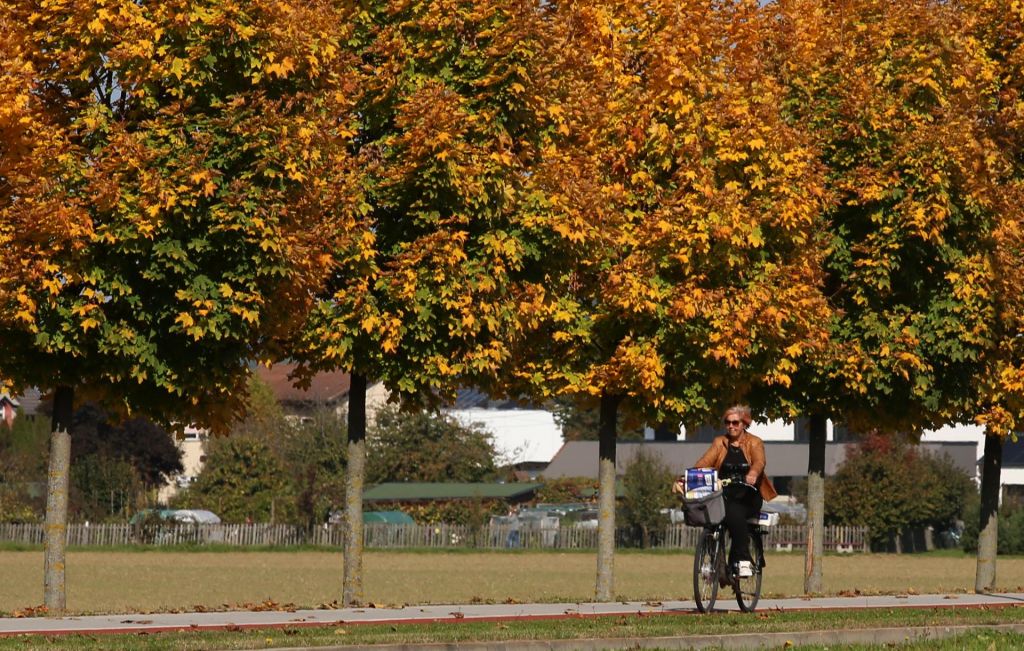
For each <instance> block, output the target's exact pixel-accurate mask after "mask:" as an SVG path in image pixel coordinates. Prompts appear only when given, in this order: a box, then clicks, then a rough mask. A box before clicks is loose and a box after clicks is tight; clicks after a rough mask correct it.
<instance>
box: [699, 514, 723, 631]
mask: <svg viewBox="0 0 1024 651" xmlns="http://www.w3.org/2000/svg"><path fill="white" fill-rule="evenodd" d="M718 543H719V537H718V536H717V535H716V532H715V531H714V530H711V529H705V530H704V533H703V534H701V536H700V538H698V539H697V550H696V552H695V553H694V556H693V600H694V601H696V602H697V610H699V611H700V612H702V613H706V612H709V611H710V610H711V609H712V608H714V607H715V598H716V597H717V596H718V564H719V560H720V559H719V558H718V557H719V544H718Z"/></svg>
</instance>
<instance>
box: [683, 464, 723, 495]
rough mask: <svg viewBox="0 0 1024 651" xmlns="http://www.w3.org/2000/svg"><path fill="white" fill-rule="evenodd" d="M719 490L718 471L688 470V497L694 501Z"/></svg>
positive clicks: (707, 469) (712, 469) (706, 469)
mask: <svg viewBox="0 0 1024 651" xmlns="http://www.w3.org/2000/svg"><path fill="white" fill-rule="evenodd" d="M717 488H718V471H717V470H715V469H714V468H687V469H686V497H687V499H693V498H698V497H704V496H706V495H710V494H711V493H713V492H714V491H715V489H717Z"/></svg>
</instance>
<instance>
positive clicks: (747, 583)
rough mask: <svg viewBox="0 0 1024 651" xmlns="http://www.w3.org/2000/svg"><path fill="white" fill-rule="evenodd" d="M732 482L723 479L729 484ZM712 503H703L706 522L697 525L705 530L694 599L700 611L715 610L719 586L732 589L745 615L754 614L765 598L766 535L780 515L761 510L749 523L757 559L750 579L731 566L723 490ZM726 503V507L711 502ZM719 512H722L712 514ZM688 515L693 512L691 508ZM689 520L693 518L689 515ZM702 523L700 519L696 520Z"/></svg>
mask: <svg viewBox="0 0 1024 651" xmlns="http://www.w3.org/2000/svg"><path fill="white" fill-rule="evenodd" d="M728 483H730V482H729V480H723V481H722V484H723V486H724V485H727V484H728ZM732 483H736V484H739V485H742V486H746V487H747V488H749V489H751V490H757V489H756V488H755V487H754V486H751V485H750V484H746V483H743V482H732ZM709 497H710V498H711V499H710V500H704V501H702V502H700V505H701V507H700V508H698V509H697V510H696V512H697V513H700V512H701V511H703V514H704V517H703V521H702V522H694V524H696V525H697V526H701V527H703V531H702V532H701V535H700V537H699V538H698V539H697V550H696V552H695V554H694V558H693V597H694V601H696V602H697V610H698V611H700V612H702V613H707V612H710V611H711V609H712V608H714V607H715V600H716V599H717V597H718V589H719V587H726V586H731V587H732V589H733V592H734V593H735V595H736V603H737V604H739V607H740V610H742V611H743V612H745V613H750V612H753V611H754V608H756V607H757V602H758V601H759V600H760V599H761V580H762V578H763V574H764V540H763V538H762V535H761V534H762V533H765V532H766V531H767V528H768V527H771V526H773V525H775V524H776V523H777V522H778V514H776V513H768V512H765V511H761V512H760V513H758V515H757V516H754V517H752V518H750V519H748V520H747V523H748V525H749V527H750V558H751V559H752V560H753V566H754V567H753V573H752V574H751V575H750V576H747V577H741V576H738V575H737V574H736V573H735V572H734V571H733V568H732V567H731V566H730V565H729V563H728V556H729V542H730V541H729V530H728V529H727V528H726V526H725V522H724V520H723V519H722V517H723V515H724V498H723V497H722V493H721V491H718V492H717V493H713V494H712V495H711V496H709ZM716 499H717V500H723V504H721V505H716V504H713V503H711V502H712V501H713V500H716ZM712 509H717V510H718V511H719V512H718V513H711V512H710V511H711V510H712ZM687 512H688V514H689V513H690V509H687ZM687 517H688V518H689V517H690V515H688V516H687ZM696 519H697V520H700V517H699V516H698V517H697V518H696Z"/></svg>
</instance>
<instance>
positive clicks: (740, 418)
mask: <svg viewBox="0 0 1024 651" xmlns="http://www.w3.org/2000/svg"><path fill="white" fill-rule="evenodd" d="M750 421H751V417H750V407H747V406H746V405H736V406H734V407H730V408H729V409H727V410H726V412H725V416H724V418H723V422H724V424H725V432H726V433H725V435H724V436H716V437H715V440H714V441H712V442H711V447H709V448H708V450H707V452H705V453H704V455H703V456H702V457H701V458H700V459H698V460H697V463H696V464H694V466H695V467H697V468H714V469H715V470H717V471H718V476H719V477H720V478H722V479H729V480H731V481H732V482H733V483H730V484H729V485H727V486H726V487H725V489H724V491H723V493H724V495H723V496H724V497H725V525H726V527H727V528H728V529H729V536H730V538H732V546H731V547H730V549H729V564H730V566H731V567H732V568H733V571H734V572H735V573H736V575H737V576H740V577H743V576H750V575H751V573H752V572H753V566H752V564H751V561H752V559H751V558H750V533H749V530H748V528H747V527H748V524H747V519H748V518H752V517H754V516H756V515H757V514H758V512H760V510H761V506H762V504H764V500H771V499H772V498H773V497H775V496H776V495H778V493H777V492H776V491H775V487H774V486H773V485H772V482H771V481H770V480H769V479H768V476H767V475H765V474H764V468H765V457H764V442H763V441H762V440H761V439H759V438H758V437H756V436H754V435H753V434H751V433H750V432H748V431H747V428H748V427H750ZM744 484H746V485H744ZM750 487H753V488H754V489H755V490H751V488H750Z"/></svg>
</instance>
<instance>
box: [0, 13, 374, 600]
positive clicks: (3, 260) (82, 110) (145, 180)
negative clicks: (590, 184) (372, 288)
mask: <svg viewBox="0 0 1024 651" xmlns="http://www.w3.org/2000/svg"><path fill="white" fill-rule="evenodd" d="M347 24H348V21H346V20H345V19H344V16H342V15H339V13H338V12H337V11H335V9H334V8H333V7H332V6H330V5H327V4H312V5H311V4H308V3H299V2H294V3H290V2H284V3H282V2H256V3H247V4H246V5H245V6H244V7H242V6H239V5H237V4H233V3H226V2H220V1H219V0H210V1H208V2H192V1H190V0H174V1H172V2H166V3H158V4H139V3H134V2H128V1H123V2H122V1H117V2H78V3H74V4H73V5H65V4H53V5H46V6H45V7H40V6H38V5H37V4H36V3H30V2H22V1H21V0H11V1H10V2H4V3H3V4H2V5H0V25H3V27H4V33H5V38H4V41H5V45H4V50H3V54H4V61H3V66H0V68H2V69H3V71H4V72H3V78H2V80H0V93H4V96H5V98H7V97H12V98H13V105H12V106H13V108H14V113H13V114H12V112H11V111H9V110H8V104H7V102H6V101H5V102H4V114H3V116H0V121H2V125H0V128H2V129H3V130H4V133H3V136H4V147H5V154H6V148H7V147H11V151H13V152H15V153H16V154H17V156H16V158H15V160H14V162H10V163H9V162H8V158H7V156H6V155H5V156H4V157H3V159H4V163H3V166H4V169H3V171H2V172H0V173H2V174H3V175H4V179H3V180H4V183H3V188H2V190H0V223H2V224H3V226H2V227H0V231H2V233H0V337H2V338H3V340H4V342H5V355H4V357H3V360H2V361H0V365H2V367H0V376H2V377H4V378H6V379H8V380H10V381H12V382H13V383H14V384H16V385H19V386H31V385H37V386H40V387H42V388H44V389H45V390H47V391H50V392H52V394H53V397H54V418H53V431H54V434H53V438H52V445H51V454H50V463H51V471H50V478H51V485H50V487H49V492H48V505H47V524H48V527H47V531H48V532H49V533H50V535H49V537H48V539H47V545H46V547H47V550H46V554H45V557H46V568H47V569H46V573H45V574H46V579H45V583H46V589H45V602H46V605H47V608H48V609H49V611H50V612H51V613H54V614H57V613H60V612H61V611H62V610H63V609H64V606H65V597H64V573H63V568H64V538H65V536H64V531H65V527H66V512H67V497H66V496H67V480H66V478H67V464H68V454H69V448H70V441H69V436H68V427H69V425H70V422H71V414H72V411H73V405H74V403H75V401H76V399H78V398H88V399H95V400H97V401H98V402H100V403H102V404H103V405H104V406H105V407H106V408H107V409H108V410H110V411H111V412H112V413H127V412H129V411H130V412H132V413H135V412H140V411H141V412H143V413H146V414H147V415H149V416H151V417H152V418H153V419H154V420H156V421H158V422H163V423H165V424H177V425H178V426H180V425H181V424H182V421H183V419H194V420H195V421H197V422H199V423H206V424H212V425H217V424H221V425H223V424H224V423H225V422H226V421H227V420H229V419H230V417H231V414H232V411H233V409H234V408H235V407H237V404H238V400H239V398H240V396H242V395H244V382H245V378H246V377H247V375H248V366H247V365H248V362H249V360H250V359H252V358H254V357H257V356H263V355H270V354H271V351H272V350H273V348H274V346H273V343H274V341H275V339H276V338H277V337H278V335H279V334H280V333H281V332H282V331H283V330H286V329H288V327H289V325H290V323H291V322H293V321H294V320H301V318H302V315H303V313H304V312H305V310H306V308H307V303H308V295H309V291H310V288H311V287H315V286H317V285H318V283H319V280H320V277H321V275H322V274H323V273H324V271H325V269H324V264H323V256H322V253H321V252H322V251H324V250H333V249H334V248H336V242H335V240H337V239H339V238H343V237H344V234H342V233H339V232H338V231H337V230H336V229H335V226H336V225H337V224H336V223H335V222H330V223H327V222H324V221H322V220H318V218H319V217H320V216H321V215H322V214H323V211H324V209H325V208H326V209H328V210H331V211H332V212H334V213H337V214H340V213H343V212H344V211H345V210H347V209H348V207H349V206H352V205H355V204H356V203H357V202H356V201H354V200H353V199H352V194H353V192H354V191H353V190H352V188H353V185H352V183H350V182H349V181H348V174H349V172H350V170H351V167H350V164H349V163H348V162H347V161H348V160H349V157H348V153H347V149H346V147H347V145H348V142H349V139H350V137H351V135H352V134H351V133H350V132H348V131H347V130H346V128H345V123H344V121H343V120H340V119H339V115H343V114H344V108H343V107H344V106H346V105H347V102H348V90H349V88H348V81H347V79H348V78H347V77H346V70H348V69H349V67H350V66H349V60H348V59H345V58H344V57H343V56H342V50H341V48H340V46H339V43H340V42H341V41H343V40H344V39H345V38H346V37H345V34H344V29H345V27H346V25H347ZM8 27H11V32H8V30H7V28H8ZM8 33H11V34H13V37H12V39H11V40H12V43H13V44H11V43H8V42H7V41H8V39H7V34H8ZM19 84H21V85H20V87H19ZM15 117H16V118H17V119H15Z"/></svg>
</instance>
